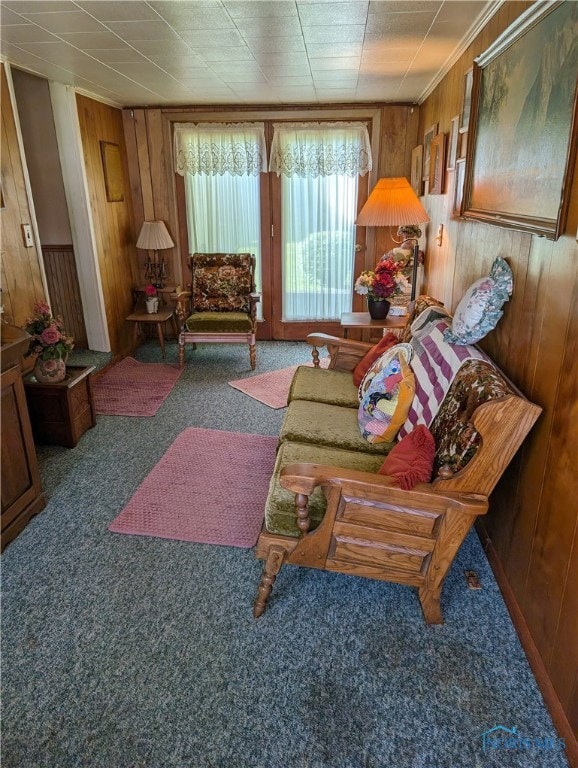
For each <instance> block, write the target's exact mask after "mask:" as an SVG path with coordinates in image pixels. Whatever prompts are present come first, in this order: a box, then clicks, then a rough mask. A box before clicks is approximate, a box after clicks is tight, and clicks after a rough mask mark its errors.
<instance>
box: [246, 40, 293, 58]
mask: <svg viewBox="0 0 578 768" xmlns="http://www.w3.org/2000/svg"><path fill="white" fill-rule="evenodd" d="M249 48H250V49H251V50H252V51H253V50H254V51H256V52H257V51H260V52H264V53H271V52H277V53H278V54H285V53H296V52H298V51H304V50H305V43H304V42H303V38H302V37H275V38H272V39H270V40H259V41H258V42H252V43H250V45H249Z"/></svg>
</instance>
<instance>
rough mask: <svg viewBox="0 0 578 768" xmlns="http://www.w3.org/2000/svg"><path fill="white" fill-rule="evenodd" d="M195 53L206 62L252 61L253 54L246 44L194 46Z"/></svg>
mask: <svg viewBox="0 0 578 768" xmlns="http://www.w3.org/2000/svg"><path fill="white" fill-rule="evenodd" d="M189 50H190V49H189ZM195 53H196V54H197V55H198V56H199V58H200V59H202V60H203V61H206V62H208V63H211V62H213V61H253V54H252V53H251V51H250V50H249V48H247V47H246V46H238V47H233V48H228V47H225V46H224V47H221V48H195Z"/></svg>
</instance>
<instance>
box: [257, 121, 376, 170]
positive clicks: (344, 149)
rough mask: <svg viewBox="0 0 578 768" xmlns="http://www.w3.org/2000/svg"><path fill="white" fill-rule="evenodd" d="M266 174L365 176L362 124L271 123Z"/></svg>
mask: <svg viewBox="0 0 578 768" xmlns="http://www.w3.org/2000/svg"><path fill="white" fill-rule="evenodd" d="M273 128H274V134H273V142H272V144H271V160H270V163H269V170H270V171H273V172H274V173H276V174H277V176H281V175H284V176H289V177H291V176H300V177H301V178H315V179H316V178H318V177H320V176H333V175H335V174H341V175H345V176H350V177H353V176H357V175H359V176H365V174H366V173H368V172H369V171H370V170H371V168H372V160H371V145H370V142H369V132H368V130H367V126H366V125H364V124H362V123H344V122H339V123H275V124H274V126H273Z"/></svg>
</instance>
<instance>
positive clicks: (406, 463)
mask: <svg viewBox="0 0 578 768" xmlns="http://www.w3.org/2000/svg"><path fill="white" fill-rule="evenodd" d="M435 452H436V444H435V441H434V438H433V435H432V433H431V432H430V431H429V429H428V428H427V427H424V426H423V424H420V425H419V426H417V427H416V428H415V429H414V430H413V431H412V432H410V433H409V434H408V435H406V436H405V437H404V438H403V440H400V442H399V443H397V445H394V446H393V448H392V449H391V452H390V453H389V454H388V455H387V457H386V459H385V461H384V462H383V464H382V465H381V468H380V469H379V474H380V475H389V476H390V477H394V478H395V481H396V484H397V485H399V486H400V488H403V490H404V491H411V489H412V488H413V487H414V485H415V484H416V483H429V482H430V480H431V476H432V471H433V464H434V458H435Z"/></svg>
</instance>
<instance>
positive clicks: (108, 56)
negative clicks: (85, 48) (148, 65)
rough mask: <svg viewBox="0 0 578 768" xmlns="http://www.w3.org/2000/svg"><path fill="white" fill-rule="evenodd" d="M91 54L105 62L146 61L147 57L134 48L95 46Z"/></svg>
mask: <svg viewBox="0 0 578 768" xmlns="http://www.w3.org/2000/svg"><path fill="white" fill-rule="evenodd" d="M90 55H91V56H94V57H95V58H97V59H98V60H99V61H102V62H103V63H104V64H121V63H127V64H128V63H136V62H145V61H146V59H145V57H144V56H143V55H142V54H140V53H139V52H138V51H135V50H134V48H128V47H127V48H94V49H91V51H90Z"/></svg>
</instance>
